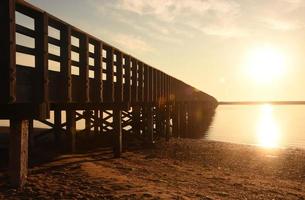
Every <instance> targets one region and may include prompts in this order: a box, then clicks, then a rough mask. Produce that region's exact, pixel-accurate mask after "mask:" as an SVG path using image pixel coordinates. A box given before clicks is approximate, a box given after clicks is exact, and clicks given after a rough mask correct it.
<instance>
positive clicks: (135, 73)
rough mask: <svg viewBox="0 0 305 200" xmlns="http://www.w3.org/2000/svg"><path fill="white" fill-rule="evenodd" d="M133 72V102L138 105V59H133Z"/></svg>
mask: <svg viewBox="0 0 305 200" xmlns="http://www.w3.org/2000/svg"><path fill="white" fill-rule="evenodd" d="M131 71H132V77H131V81H132V84H131V102H133V103H136V102H138V86H137V82H138V78H137V77H138V62H137V60H136V59H134V58H132V59H131Z"/></svg>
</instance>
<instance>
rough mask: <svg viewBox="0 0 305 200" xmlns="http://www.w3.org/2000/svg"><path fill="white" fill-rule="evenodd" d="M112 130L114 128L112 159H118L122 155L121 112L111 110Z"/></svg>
mask: <svg viewBox="0 0 305 200" xmlns="http://www.w3.org/2000/svg"><path fill="white" fill-rule="evenodd" d="M113 128H114V130H113V131H114V134H113V137H114V142H113V144H114V148H113V151H114V157H116V158H118V157H120V156H121V153H122V110H120V109H114V110H113Z"/></svg>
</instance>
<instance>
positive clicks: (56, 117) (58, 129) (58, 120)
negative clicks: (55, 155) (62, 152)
mask: <svg viewBox="0 0 305 200" xmlns="http://www.w3.org/2000/svg"><path fill="white" fill-rule="evenodd" d="M54 125H55V126H54V138H55V143H58V142H60V135H61V134H60V133H61V110H60V109H55V110H54Z"/></svg>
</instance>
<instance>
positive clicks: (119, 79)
mask: <svg viewBox="0 0 305 200" xmlns="http://www.w3.org/2000/svg"><path fill="white" fill-rule="evenodd" d="M115 54H116V62H115V65H116V73H115V75H116V83H115V102H117V103H120V102H123V56H122V53H121V52H119V51H116V52H115Z"/></svg>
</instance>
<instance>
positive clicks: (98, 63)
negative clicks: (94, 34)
mask: <svg viewBox="0 0 305 200" xmlns="http://www.w3.org/2000/svg"><path fill="white" fill-rule="evenodd" d="M95 51H96V52H95V54H96V55H95V67H96V70H95V72H96V74H95V76H96V81H97V91H98V94H97V102H103V78H102V77H103V57H102V52H103V44H102V42H100V41H99V42H97V44H96V46H95Z"/></svg>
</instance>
